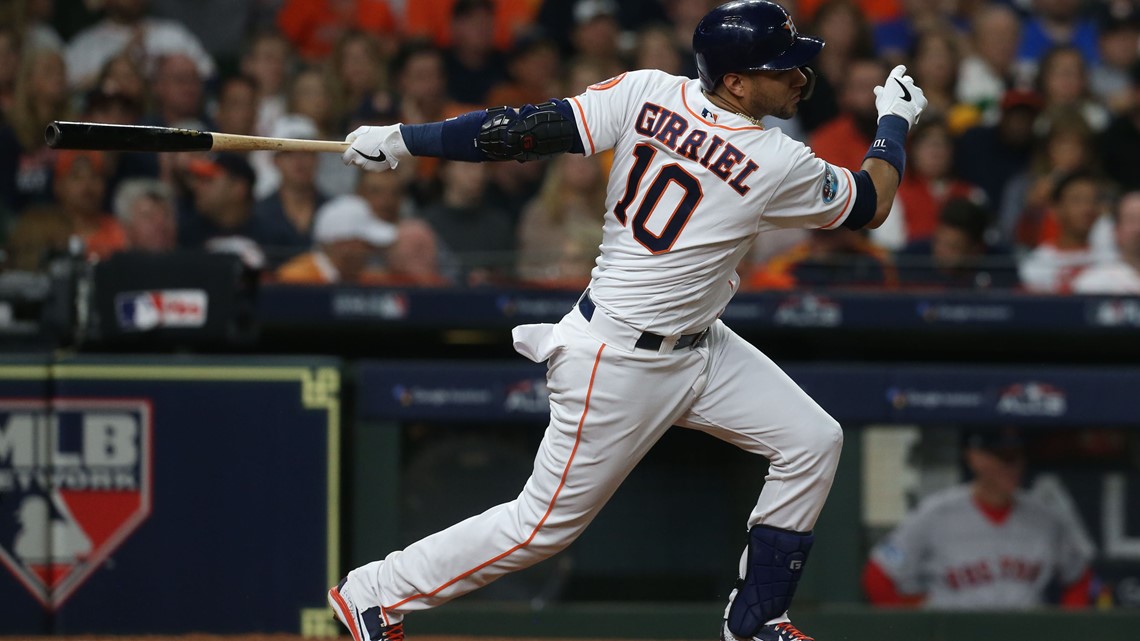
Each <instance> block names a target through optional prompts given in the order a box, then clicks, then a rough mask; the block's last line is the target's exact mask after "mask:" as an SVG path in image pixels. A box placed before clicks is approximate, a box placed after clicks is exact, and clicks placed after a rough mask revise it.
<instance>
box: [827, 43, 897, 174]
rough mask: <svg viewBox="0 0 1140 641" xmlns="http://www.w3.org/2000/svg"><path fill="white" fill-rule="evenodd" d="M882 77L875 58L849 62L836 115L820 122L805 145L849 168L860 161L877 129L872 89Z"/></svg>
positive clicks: (885, 73) (854, 168)
mask: <svg viewBox="0 0 1140 641" xmlns="http://www.w3.org/2000/svg"><path fill="white" fill-rule="evenodd" d="M826 49H827V47H824V50H826ZM886 77H887V70H886V68H885V67H884V66H883V63H881V62H879V61H877V60H874V59H870V58H865V59H861V60H853V61H852V62H851V64H850V65H849V66H848V68H847V74H846V76H845V78H844V80H843V83H842V85H840V87H839V109H840V113H839V116H837V117H835V118H833V119H832V120H830V121H829V122H827V123H824V124H823V125H820V126H819V127H818V128H817V129H816V130H815V131H813V132H812V134H811V137H810V139H809V143H808V146H809V147H811V148H812V150H813V151H815V154H816V155H817V156H819V157H820V158H823V159H824V160H826V161H827V162H829V163H831V164H833V165H838V166H840V167H846V168H848V169H851V170H852V171H855V170H857V169H858V168H859V167H860V166H861V165H862V164H863V157H864V156H866V155H867V148H868V147H870V146H871V142H872V140H873V139H874V136H875V130H876V129H877V128H878V120H879V112H878V111H877V110H876V109H875V94H874V92H873V89H874V88H875V87H877V86H878V85H881V84H882V83H883V79H884V78H886Z"/></svg>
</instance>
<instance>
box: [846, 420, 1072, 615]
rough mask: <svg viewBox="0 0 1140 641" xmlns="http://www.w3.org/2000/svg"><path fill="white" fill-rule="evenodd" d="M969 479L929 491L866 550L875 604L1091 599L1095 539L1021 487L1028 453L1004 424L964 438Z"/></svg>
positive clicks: (866, 585)
mask: <svg viewBox="0 0 1140 641" xmlns="http://www.w3.org/2000/svg"><path fill="white" fill-rule="evenodd" d="M965 455H966V465H967V466H968V467H969V468H970V471H971V472H972V473H973V475H974V478H973V480H972V481H971V482H969V483H967V484H964V485H956V486H954V487H951V488H948V489H946V490H942V491H941V492H938V493H936V494H932V495H931V496H929V497H927V498H926V499H925V500H923V501H922V503H921V504H920V505H919V506H918V509H916V510H915V511H914V512H912V513H911V514H909V515H907V517H906V518H905V519H903V521H902V523H900V524H899V526H898V527H897V528H896V529H895V530H894V531H893V532H891V533H890V535H888V536H887V537H886V539H884V540H883V541H882V542H881V543H879V544H878V545H877V546H875V548H874V550H872V552H871V558H870V559H869V560H868V562H867V565H866V566H865V567H864V569H863V589H864V591H865V592H866V594H867V598H868V599H869V600H870V601H871V602H872V603H874V604H877V605H918V604H921V605H923V606H925V607H928V608H932V609H944V610H945V609H966V610H982V609H1028V608H1033V607H1038V606H1041V605H1044V604H1046V603H1048V602H1049V598H1047V592H1048V591H1049V589H1050V588H1054V587H1056V588H1060V590H1059V598H1057V599H1056V600H1057V601H1059V602H1060V603H1061V604H1062V605H1065V606H1069V607H1080V606H1084V605H1088V603H1089V585H1090V583H1091V581H1092V573H1091V572H1090V571H1089V562H1090V561H1091V560H1092V552H1093V549H1092V544H1091V542H1090V541H1088V540H1087V537H1086V535H1085V534H1084V533H1083V532H1082V531H1080V530H1079V529H1078V527H1079V526H1077V525H1076V524H1075V523H1074V522H1073V521H1072V520H1070V519H1068V518H1066V517H1064V516H1062V515H1061V514H1059V513H1058V512H1057V511H1056V510H1054V509H1053V508H1051V507H1049V506H1048V505H1046V504H1045V503H1042V502H1041V501H1038V500H1036V499H1034V498H1033V497H1032V496H1030V495H1028V494H1026V493H1025V492H1024V491H1022V490H1020V489H1019V488H1020V485H1021V479H1022V475H1023V472H1024V470H1025V452H1024V449H1023V447H1022V443H1021V440H1020V437H1019V436H1018V435H1017V434H1016V433H1014V432H1010V431H1008V430H1002V431H979V432H975V433H973V434H971V435H970V436H969V438H968V439H967V442H966V448H965Z"/></svg>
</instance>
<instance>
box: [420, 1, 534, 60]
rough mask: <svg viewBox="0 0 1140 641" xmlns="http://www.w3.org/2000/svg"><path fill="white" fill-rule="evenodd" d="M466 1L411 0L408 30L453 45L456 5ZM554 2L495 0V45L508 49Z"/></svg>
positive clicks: (448, 45) (493, 19) (493, 3)
mask: <svg viewBox="0 0 1140 641" xmlns="http://www.w3.org/2000/svg"><path fill="white" fill-rule="evenodd" d="M463 2H464V0H410V1H408V2H405V3H404V30H405V32H406V34H407V35H408V36H410V37H412V38H417V37H423V38H427V39H428V40H430V41H431V42H432V43H433V44H434V45H435V46H437V47H440V48H442V49H446V48H447V47H450V46H451V44H452V42H454V39H455V33H454V23H453V22H452V17H453V16H454V15H455V11H456V6H457V5H459V4H461V3H463ZM547 4H551V3H550V2H542V0H492V2H491V5H492V21H491V25H490V29H489V31H490V32H491V33H492V35H493V42H494V45H495V48H496V49H498V50H499V51H508V50H509V49H510V48H511V45H512V43H513V42H514V39H515V36H516V35H518V33H519V32H521V31H525V30H526V28H527V27H528V26H530V25H531V24H533V23H534V18H535V15H536V13H537V12H538V8H539V5H547Z"/></svg>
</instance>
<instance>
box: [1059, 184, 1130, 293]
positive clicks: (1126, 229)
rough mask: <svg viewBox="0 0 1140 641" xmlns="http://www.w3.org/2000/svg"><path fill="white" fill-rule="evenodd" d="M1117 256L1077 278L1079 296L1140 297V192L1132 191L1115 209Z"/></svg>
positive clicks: (1074, 281) (1122, 197)
mask: <svg viewBox="0 0 1140 641" xmlns="http://www.w3.org/2000/svg"><path fill="white" fill-rule="evenodd" d="M1112 213H1113V222H1114V223H1115V236H1116V251H1117V257H1116V258H1114V259H1112V260H1109V261H1106V262H1104V263H1102V264H1100V265H1093V266H1092V267H1089V268H1087V269H1085V270H1083V271H1081V273H1079V274H1078V275H1077V276H1076V278H1074V279H1073V287H1072V289H1073V291H1074V292H1076V293H1078V294H1140V191H1130V192H1128V193H1126V194H1124V195H1123V196H1121V197H1120V199H1119V200H1118V201H1117V203H1116V206H1115V207H1114V208H1113V210H1112Z"/></svg>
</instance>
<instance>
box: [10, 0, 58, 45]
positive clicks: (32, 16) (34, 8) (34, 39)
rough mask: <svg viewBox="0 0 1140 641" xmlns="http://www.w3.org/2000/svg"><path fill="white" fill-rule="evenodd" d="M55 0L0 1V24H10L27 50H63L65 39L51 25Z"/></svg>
mask: <svg viewBox="0 0 1140 641" xmlns="http://www.w3.org/2000/svg"><path fill="white" fill-rule="evenodd" d="M54 12H55V3H54V0H8V1H7V2H4V3H0V24H2V25H6V26H10V27H11V28H12V30H13V32H15V33H16V34H18V38H17V39H18V40H20V41H21V42H22V44H23V46H24V49H26V50H32V49H55V50H56V51H62V50H63V39H62V38H60V37H59V33H58V32H56V30H55V27H53V26H52V25H51V22H52V14H53V13H54Z"/></svg>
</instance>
